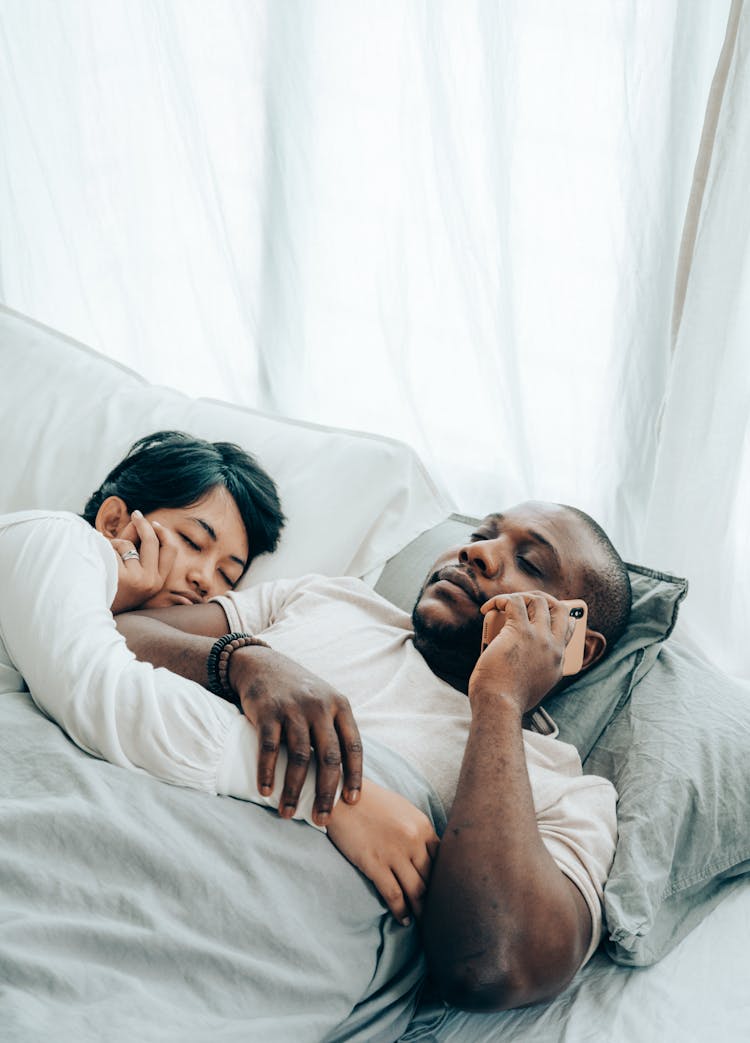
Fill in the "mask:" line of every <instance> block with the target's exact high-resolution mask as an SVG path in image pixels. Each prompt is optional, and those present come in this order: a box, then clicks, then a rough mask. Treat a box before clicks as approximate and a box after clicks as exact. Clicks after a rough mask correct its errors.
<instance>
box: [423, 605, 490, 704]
mask: <svg viewBox="0 0 750 1043" xmlns="http://www.w3.org/2000/svg"><path fill="white" fill-rule="evenodd" d="M420 597H421V592H420ZM411 622H412V626H413V627H414V647H415V648H416V649H417V651H418V652H420V653H421V654H422V656H423V657H424V659H425V661H426V663H427V665H428V666H429V667H430V669H431V670H432V672H433V673H434V674H437V675H438V677H442V678H443V679H444V680H446V681H448V683H449V684H452V685H453V686H454V688H455V687H457V688H460V689H461V690H462V691H466V690H467V689H468V686H469V677H470V676H471V673H472V671H473V669H474V667H475V666H476V663H477V659H478V658H479V652H480V648H481V641H482V622H483V617H482V616H481V615H480V614H479V612H477V614H476V616H472V618H471V619H467V620H466V621H465V622H464V623H462V624H460V625H457V626H454V625H451V624H450V623H429V622H428V621H427V620H425V619H423V618H422V615H421V613H420V610H419V599H417V602H416V604H415V606H414V609H413V611H412V614H411Z"/></svg>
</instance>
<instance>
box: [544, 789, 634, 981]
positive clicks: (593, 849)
mask: <svg viewBox="0 0 750 1043" xmlns="http://www.w3.org/2000/svg"><path fill="white" fill-rule="evenodd" d="M566 782H567V783H568V785H567V786H566V787H565V789H564V791H563V792H562V794H561V795H560V796H559V798H558V799H557V800H556V801H555V802H554V803H553V804H551V805H550V806H548V807H546V808H544V809H543V810H542V811H540V812H538V813H537V822H538V825H539V832H540V833H541V836H542V841H543V842H544V845H545V847H546V848H547V850H548V852H549V853H550V855H551V856H552V857H553V858H554V860H555V863H556V864H557V866H558V868H559V869H560V870H561V871H562V872H563V873H564V874H565V875H566V876H567V877H568V878H569V879H570V880H572V882H573V883H574V884H575V885H576V887H577V888H578V890H579V891H580V892H581V894H582V895H583V899H584V901H585V902H586V905H587V906H588V909H589V912H590V913H591V939H590V941H589V945H588V949H587V950H586V955H585V957H584V959H583V963H582V964H581V966H583V964H585V963H586V962H588V960H589V959H590V958H591V957H592V956H593V954H594V952H595V951H596V948H597V946H598V945H599V942H600V941H601V938H602V931H603V921H602V903H603V896H604V885H605V883H606V881H607V877H608V876H609V871H610V869H611V868H612V861H613V859H614V854H615V845H616V843H617V816H616V804H617V794H616V792H615V789H614V786H612V784H611V783H610V782H608V781H607V780H606V779H602V778H599V777H597V776H594V775H580V776H578V778H575V779H568V780H566Z"/></svg>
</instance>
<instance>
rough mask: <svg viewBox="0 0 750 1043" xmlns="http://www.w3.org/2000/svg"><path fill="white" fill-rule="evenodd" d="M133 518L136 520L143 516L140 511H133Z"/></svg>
mask: <svg viewBox="0 0 750 1043" xmlns="http://www.w3.org/2000/svg"><path fill="white" fill-rule="evenodd" d="M133 517H134V518H142V517H143V514H142V513H141V512H140V511H139V510H135V511H133Z"/></svg>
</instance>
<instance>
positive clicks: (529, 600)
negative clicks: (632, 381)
mask: <svg viewBox="0 0 750 1043" xmlns="http://www.w3.org/2000/svg"><path fill="white" fill-rule="evenodd" d="M573 597H581V598H583V599H584V600H585V601H586V602H587V604H588V607H589V620H588V624H589V625H588V629H587V632H586V639H585V648H584V661H583V669H588V668H590V667H591V666H592V665H593V664H594V663H595V662H597V661H598V660H599V659H601V657H602V656H603V655H604V654H605V653H606V651H607V649H608V648H610V647H611V646H612V645H613V644H614V642H615V641H616V640H617V638H618V637H619V635H620V634H621V633H622V631H623V630H624V627H625V625H626V622H627V616H628V612H629V608H630V587H629V582H628V577H627V570H626V569H625V566H624V565H623V563H622V561H621V559H620V558H619V556H618V555H617V553H616V551H615V550H614V548H613V547H612V545H611V543H610V542H609V540H608V539H607V537H606V535H605V534H604V533H603V532H602V530H601V529H600V528H599V527H598V526H597V525H596V523H595V522H593V521H592V520H591V519H589V518H588V517H587V516H586V515H584V514H582V512H579V511H577V510H575V509H573V508H569V507H563V506H560V505H555V504H539V503H529V504H522V505H520V506H519V507H516V508H513V509H512V510H510V511H506V512H505V513H504V514H502V515H499V514H498V515H490V516H489V517H488V518H486V519H484V521H483V522H482V523H481V525H480V526H479V527H478V529H477V531H476V532H475V534H474V535H473V536H472V538H471V540H470V542H469V543H467V544H466V545H465V546H463V547H458V548H453V549H451V550H449V551H446V553H445V554H444V555H442V556H441V557H440V559H439V560H438V561H437V562H436V563H435V565H434V567H433V569H431V570H430V574H429V576H428V577H427V580H426V582H425V584H424V586H423V588H422V591H421V592H420V595H419V598H418V600H417V604H416V606H415V609H414V613H413V616H412V622H413V626H414V634H413V639H412V633H411V629H410V626H409V617H408V616H406V615H405V614H404V613H401V612H400V610H398V609H395V608H394V607H393V606H391V605H389V604H388V603H386V602H385V601H383V599H381V598H379V597H378V596H377V595H375V594H373V593H372V592H371V591H370V590H369V588H367V587H366V586H365V585H364V584H361V583H360V582H359V581H357V580H351V579H345V580H328V579H325V578H323V577H307V578H304V579H302V580H299V581H289V582H282V583H275V584H264V585H262V586H260V587H256V588H251V589H249V590H246V591H242V592H236V593H234V594H229V595H227V596H226V597H221V598H219V599H216V600H215V601H214V602H211V603H209V604H203V605H198V606H195V607H193V608H184V609H183V608H181V609H179V611H177V610H176V609H167V610H162V611H159V612H158V613H154V614H155V615H157V617H158V618H157V619H154V618H152V617H149V618H145V617H144V616H143V615H142V614H140V613H133V614H130V615H127V616H121V617H119V619H118V625H119V626H120V628H121V630H122V631H123V633H125V635H126V638H127V640H128V643H129V644H130V646H131V648H132V649H133V650H134V651H135V652H136V654H137V655H138V657H139V658H142V659H148V660H149V661H151V662H152V663H154V664H155V665H161V666H166V667H168V668H170V669H172V670H174V671H176V672H178V673H181V674H182V675H183V676H186V677H189V678H191V679H193V680H195V681H198V682H200V683H203V684H204V685H206V684H207V683H208V681H207V674H206V662H207V657H208V656H209V654H210V653H211V652H212V650H213V652H214V653H216V648H215V647H214V643H213V641H212V640H211V638H213V637H221V636H222V635H225V634H226V631H227V628H229V629H230V630H232V631H240V632H242V631H244V632H250V633H251V634H253V635H255V638H253V643H250V644H245V645H242V644H241V640H242V639H241V640H240V641H235V642H229V643H228V645H227V644H226V643H225V648H229V653H228V654H225V657H224V662H223V669H224V673H223V675H222V678H221V679H222V681H223V683H224V685H226V686H227V688H226V694H227V695H230V694H231V692H234V693H236V696H237V699H238V701H239V703H240V705H241V707H242V709H243V711H244V713H245V714H246V716H247V717H248V718H249V719H251V720H252V721H253V723H255V724H256V726H257V728H258V732H259V739H260V746H261V749H260V755H259V766H258V788H259V791H260V792H261V793H264V792H266V793H268V791H269V790H270V789H271V784H272V780H273V777H274V768H275V761H276V756H277V754H278V751H279V745H280V742H281V741H282V739H283V741H284V742H285V743H286V746H287V750H288V759H289V764H290V770H288V771H287V774H286V781H285V784H284V790H283V794H282V796H281V798H280V806H281V808H282V813H284V814H286V815H289V814H291V813H292V812H293V811H294V808H295V806H296V803H297V800H298V798H299V796H300V793H302V792H304V791H305V789H306V790H308V791H309V790H310V789H311V787H312V786H313V781H312V774H311V771H312V769H311V768H310V766H309V761H310V753H311V751H310V746H311V741H310V740H311V737H313V738H314V740H315V741H314V742H313V744H312V745H314V746H315V748H316V752H317V757H318V766H317V775H318V778H317V787H316V788H317V798H316V809H317V818H318V821H319V822H323V823H326V822H327V823H328V825H329V832H330V831H338V830H339V829H340V822H341V819H342V818H343V819H344V820H345V821H347V820H349V821H351V820H354V821H356V819H357V816H361V815H363V814H364V813H365V812H364V811H363V809H362V807H361V805H355V806H351V805H350V806H347V805H344V804H343V802H339V803H338V804H337V805H336V807H335V808H334V810H333V812H332V813H331V811H330V809H331V806H332V804H333V798H334V783H335V782H336V781H337V780H338V777H339V765H340V763H341V760H342V753H341V750H340V749H339V746H338V742H337V728H340V724H339V723H338V722H340V720H341V718H342V715H343V717H346V715H347V714H348V708H347V706H346V704H345V703H344V702H342V696H341V694H340V692H341V691H345V692H346V693H347V694H348V696H349V697H350V698H351V700H352V702H353V703H354V707H355V709H356V715H357V719H358V722H359V726H360V728H361V730H362V732H363V734H364V735H365V737H367V736H368V735H373V736H377V737H378V738H379V739H381V740H382V741H384V742H386V743H387V744H388V745H390V746H392V747H393V748H395V749H396V750H397V752H400V753H401V754H402V756H404V757H405V759H407V760H409V761H410V762H411V763H412V764H414V765H415V766H416V767H417V768H418V769H419V770H420V771H421V772H422V773H423V774H424V775H425V777H426V778H427V779H428V780H429V781H430V782H431V783H432V784H433V786H434V787H435V789H436V791H437V792H438V794H439V795H440V797H441V799H442V800H443V803H444V805H445V806H446V810H447V811H448V824H447V828H446V829H445V831H444V834H443V839H442V841H441V845H440V850H439V853H438V855H437V857H436V859H435V862H434V866H433V869H432V877H431V880H430V886H429V889H428V893H427V899H426V904H425V907H424V916H423V923H422V929H423V937H424V943H425V947H426V951H427V957H428V963H429V967H430V970H431V973H432V975H433V978H434V979H435V981H436V982H437V984H438V986H439V988H440V990H441V992H442V994H443V996H444V997H445V998H446V999H447V1000H449V1001H450V1002H453V1003H455V1004H457V1005H459V1006H462V1007H465V1008H468V1009H479V1010H491V1009H492V1010H497V1009H504V1008H507V1007H513V1006H519V1005H523V1004H528V1003H533V1002H538V1001H540V1000H543V999H547V998H550V997H551V996H553V995H555V994H556V993H557V992H559V991H560V990H561V989H562V988H563V987H564V986H565V985H566V984H567V983H568V982H569V981H570V979H571V978H572V977H573V975H574V974H575V972H576V971H577V969H578V968H579V967H580V966H581V964H582V963H583V962H585V959H587V958H588V956H589V955H590V954H591V953H592V952H593V950H594V949H595V948H596V945H597V943H598V940H599V936H600V931H601V906H600V900H601V891H602V887H603V884H604V881H605V879H606V875H607V872H608V870H609V866H610V864H611V859H612V857H613V853H614V843H615V836H616V825H615V818H614V806H615V794H614V790H613V789H612V787H611V786H610V785H609V783H607V782H605V780H602V779H594V778H592V777H585V776H582V775H581V768H580V761H578V758H577V755H576V754H575V752H574V751H573V750H572V748H571V747H568V746H566V745H565V744H563V743H560V742H558V741H557V740H556V739H555V738H554V734H546V735H545V734H539V733H538V732H537V731H534V730H533V727H534V718H532V716H531V712H532V711H533V710H534V708H535V707H536V706H537V705H538V704H539V703H540V702H541V700H542V699H543V698H544V697H545V696H546V695H547V694H548V693H549V692H550V691H551V690H552V689H553V688H555V687H556V686H557V685H559V684H560V682H561V663H562V657H563V652H564V649H565V645H566V643H567V641H568V640H569V638H570V636H571V632H572V626H571V621H570V619H569V616H568V613H567V612H566V611H565V609H564V607H562V606H561V605H560V604H559V600H560V599H563V598H573ZM492 598H494V599H495V600H496V603H497V604H498V606H499V607H500V608H501V609H503V611H504V614H505V618H506V622H505V625H504V627H503V629H502V630H501V632H500V634H499V635H498V637H497V638H496V639H495V640H494V641H493V642H492V644H491V645H490V647H489V648H488V649H487V651H486V652H485V653H483V654H482V656H481V658H479V648H480V635H481V625H482V614H481V606H482V605H483V604H485V603H486V602H488V601H489V600H490V599H492ZM154 614H152V616H153V615H154ZM175 628H178V629H179V630H180V631H184V632H183V633H178V632H177V630H176V629H175ZM191 634H192V635H194V636H189V635H191ZM258 634H260V635H262V639H263V640H266V641H267V642H268V643H270V645H271V646H272V647H271V648H267V647H262V646H259V645H258V644H257V643H255V640H256V638H257V635H258ZM198 635H208V637H205V636H203V637H201V636H198ZM248 640H249V639H248ZM223 650H225V649H223ZM292 659H294V660H297V661H298V663H299V664H300V665H295V664H294V663H293V662H292V661H291V660H292ZM477 660H479V661H478V662H477ZM211 662H212V663H213V664H214V665H215V663H216V656H215V654H214V655H213V656H212V657H211ZM212 669H213V667H212ZM317 674H320V675H322V676H324V677H325V681H321V680H320V678H319V677H318V676H316V675H317ZM331 686H333V687H331ZM212 687H215V686H214V685H213V684H212ZM230 689H231V692H230ZM467 695H468V699H467V698H466V696H467ZM321 720H322V722H323V723H321ZM536 720H539V718H538V717H537V718H536ZM547 720H548V719H547ZM312 721H314V722H315V724H314V726H313V725H312V724H311V722H312ZM537 727H539V725H537ZM542 727H544V725H543V724H542ZM352 734H353V733H352V732H351V730H347V731H346V736H347V738H346V741H345V742H344V743H343V745H344V746H345V747H347V748H346V749H345V750H344V756H345V757H346V758H348V759H349V760H351V756H352V746H355V747H356V745H357V741H356V738H355V739H353V740H352V738H351V736H352ZM355 752H356V751H355ZM348 784H349V785H350V786H351V779H350V780H349V783H348ZM355 788H356V787H355ZM367 789H368V784H367V782H365V784H364V786H363V799H362V803H364V796H365V793H366V792H367ZM334 842H336V843H337V846H340V847H341V848H342V850H344V851H345V853H346V854H347V857H350V859H351V860H352V861H354V862H355V864H357V865H360V868H362V863H361V862H360V861H359V860H358V858H357V856H356V852H355V853H354V854H350V853H349V851H347V850H346V847H345V845H342V844H340V843H339V841H338V840H334ZM426 843H427V845H428V846H429V844H430V841H429V838H428V839H427V841H426ZM415 864H416V863H415ZM368 875H370V874H368ZM416 875H417V876H419V877H420V878H422V879H424V877H426V875H427V873H426V871H425V866H424V861H422V864H421V865H420V866H419V867H418V872H417V874H416ZM398 883H399V884H400V885H401V886H402V888H403V890H404V892H405V893H406V894H408V895H410V896H414V897H413V898H412V901H413V903H417V904H416V905H415V908H416V909H417V911H419V910H418V903H419V901H420V886H419V883H418V882H417V883H416V884H415V883H414V881H408V880H402V879H400V878H399V879H398ZM378 886H379V885H378ZM381 893H384V892H383V889H382V888H381ZM389 904H391V903H390V902H389ZM391 907H392V908H393V905H391Z"/></svg>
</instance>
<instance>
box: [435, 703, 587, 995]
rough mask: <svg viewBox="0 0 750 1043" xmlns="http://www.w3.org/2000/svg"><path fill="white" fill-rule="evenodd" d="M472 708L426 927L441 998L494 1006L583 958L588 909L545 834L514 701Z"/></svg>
mask: <svg viewBox="0 0 750 1043" xmlns="http://www.w3.org/2000/svg"><path fill="white" fill-rule="evenodd" d="M472 709H473V720H472V726H471V731H470V735H469V740H468V743H467V746H466V751H465V754H464V760H463V764H462V768H461V774H460V778H459V784H458V789H457V792H456V799H455V802H454V804H453V807H452V810H451V814H450V817H449V820H448V825H447V827H446V830H445V833H444V835H443V839H442V842H441V846H440V850H439V853H438V857H437V860H436V863H435V867H434V870H433V875H432V879H431V882H430V888H429V891H428V896H427V904H426V911H425V918H424V924H423V930H424V939H425V945H426V950H427V957H428V964H429V966H430V970H431V973H432V975H433V977H434V978H435V980H436V982H437V984H438V985H439V987H440V988H441V991H442V992H443V994H444V996H445V998H446V999H447V1000H449V1001H450V1002H453V1003H454V1004H456V1005H457V1006H461V1007H465V1008H470V1009H479V1010H498V1009H504V1008H508V1007H515V1006H521V1005H525V1004H528V1003H534V1002H538V1001H540V1000H543V999H547V998H549V997H550V996H552V995H555V994H556V993H557V992H559V991H560V989H561V988H563V987H564V986H565V985H566V984H567V982H568V981H569V980H570V979H571V978H572V976H573V975H574V974H575V972H576V970H577V969H578V966H579V965H580V962H581V960H582V959H583V956H584V954H585V951H586V947H587V943H588V940H589V938H590V929H591V918H590V914H589V912H588V908H587V906H586V904H585V902H584V900H583V898H582V896H581V895H580V893H579V892H578V890H577V889H576V887H575V885H574V884H572V883H571V881H570V880H568V878H567V877H566V876H565V875H564V874H563V873H562V872H561V871H560V869H559V868H558V867H557V865H556V864H555V862H554V860H553V859H552V857H551V856H550V855H549V853H548V852H547V849H546V848H545V846H544V843H543V841H542V839H541V836H540V834H539V829H538V827H537V822H536V814H535V810H534V802H533V797H532V792H531V786H530V783H529V777H528V771H527V767H526V756H525V750H524V742H523V732H522V718H521V714H520V711H519V709H518V707H517V706H515V705H513V704H512V702H510V701H505V700H503V699H502V697H498V698H486V697H485V698H483V699H481V700H479V701H477V702H476V703H475V704H474V705H473V708H472ZM587 932H588V933H587Z"/></svg>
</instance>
